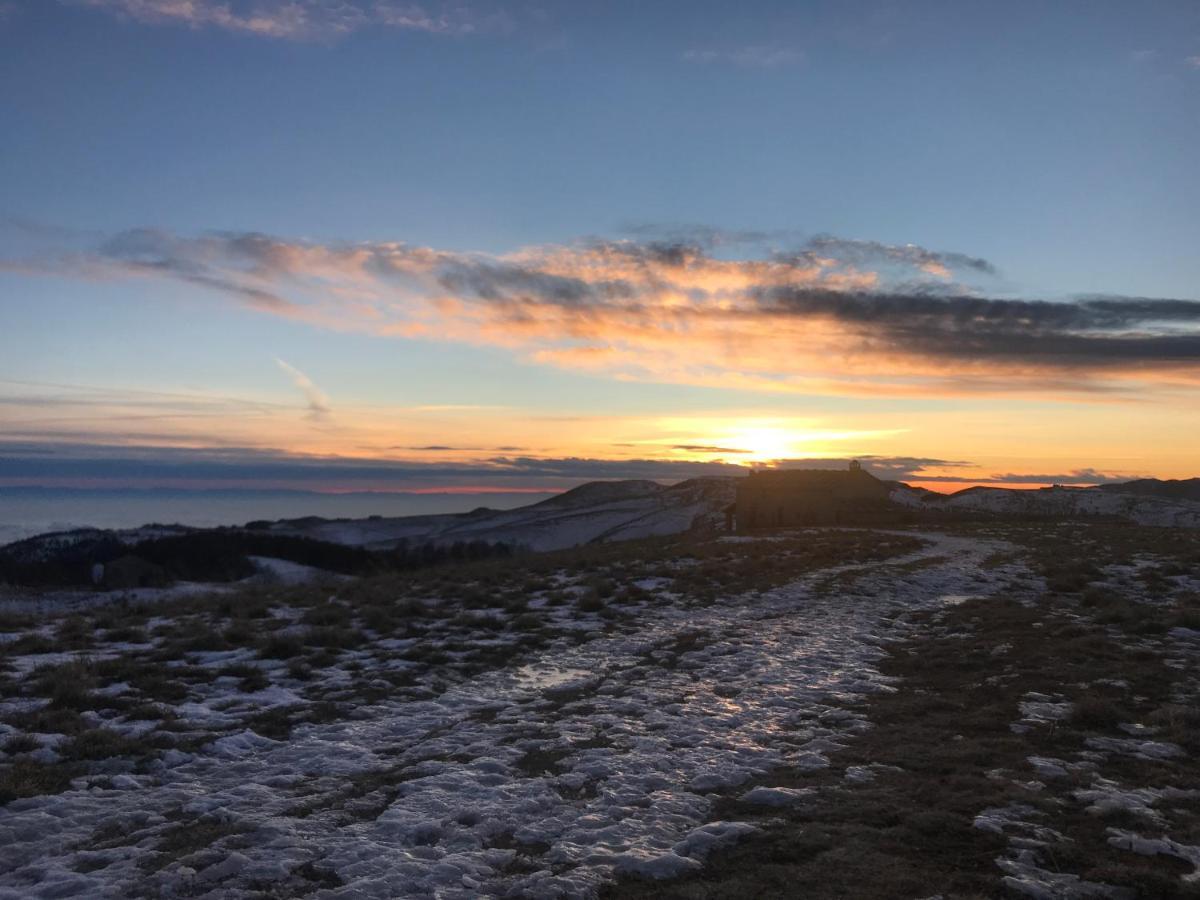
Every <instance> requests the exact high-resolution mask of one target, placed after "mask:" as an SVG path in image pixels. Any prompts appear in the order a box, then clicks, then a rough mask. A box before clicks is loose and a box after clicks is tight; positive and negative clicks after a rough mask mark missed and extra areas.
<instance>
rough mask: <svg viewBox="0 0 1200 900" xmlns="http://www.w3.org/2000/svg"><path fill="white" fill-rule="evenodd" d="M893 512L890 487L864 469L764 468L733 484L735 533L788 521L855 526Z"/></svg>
mask: <svg viewBox="0 0 1200 900" xmlns="http://www.w3.org/2000/svg"><path fill="white" fill-rule="evenodd" d="M892 515H894V508H893V506H892V503H891V501H890V500H889V498H888V486H887V484H885V483H884V482H882V481H880V480H879V479H878V478H876V477H875V476H874V475H872V474H871V473H870V472H868V471H867V470H866V469H864V468H863V467H862V464H861V463H859V462H858V460H854V461H852V462H851V463H850V466H849V468H847V469H843V470H840V471H839V470H836V469H765V470H758V471H755V472H751V473H750V474H749V475H747V476H746V477H745V478H743V479H742V480H741V481H740V482H739V483H738V486H737V495H736V499H735V500H734V504H733V519H734V522H733V524H734V526H735V527H736V530H738V531H755V530H758V529H762V528H782V527H786V526H789V525H792V526H794V525H854V524H860V523H875V522H880V521H886V520H887V519H888V518H890V517H891V516H892Z"/></svg>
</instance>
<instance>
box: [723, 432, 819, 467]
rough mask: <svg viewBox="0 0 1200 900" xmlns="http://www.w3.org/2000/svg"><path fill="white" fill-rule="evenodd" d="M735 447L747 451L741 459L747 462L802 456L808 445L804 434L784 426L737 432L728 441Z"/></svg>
mask: <svg viewBox="0 0 1200 900" xmlns="http://www.w3.org/2000/svg"><path fill="white" fill-rule="evenodd" d="M726 442H727V443H728V444H729V446H730V447H731V448H733V449H737V450H742V451H745V455H744V456H741V457H740V458H741V459H744V460H746V461H747V462H770V461H772V460H776V459H788V458H791V457H797V456H802V455H804V453H802V452H801V448H803V447H805V446H807V442H806V441H804V440H803V436H801V435H799V434H796V433H795V432H792V431H788V430H786V429H783V428H750V429H747V430H745V431H740V432H736V433H734V434H732V435H730V436H729V438H728V439H727V441H726Z"/></svg>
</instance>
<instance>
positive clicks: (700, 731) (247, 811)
mask: <svg viewBox="0 0 1200 900" xmlns="http://www.w3.org/2000/svg"><path fill="white" fill-rule="evenodd" d="M924 537H925V539H926V540H927V541H928V544H927V546H926V547H925V548H924V549H922V550H920V551H918V552H916V553H914V554H911V555H910V556H908V557H902V558H898V559H893V560H889V561H885V562H881V563H872V564H867V565H864V566H860V567H849V568H853V569H854V571H840V570H839V569H836V568H835V569H825V570H823V571H820V572H817V573H813V574H810V575H807V576H805V577H803V578H800V579H799V580H796V581H794V582H792V583H788V584H785V585H782V586H778V587H774V588H772V589H770V590H766V591H763V592H761V593H748V594H740V595H739V594H730V595H728V596H724V597H720V598H719V599H718V600H717V601H716V602H713V603H711V604H710V605H700V604H696V603H690V602H686V600H685V599H684V598H681V597H680V596H679V595H677V594H674V593H671V592H669V591H666V590H664V589H656V588H655V584H656V582H655V581H654V580H646V579H643V580H642V581H641V582H640V584H641V585H642V587H641V590H646V589H649V591H650V593H649V594H648V595H647V597H646V599H645V600H644V601H642V602H641V604H640V606H639V607H638V608H637V611H636V615H633V616H631V617H629V618H628V619H626V620H625V621H624V622H623V624H622V625H621V627H617V628H613V627H606V621H605V620H604V619H603V618H602V617H600V616H599V615H594V614H590V613H584V614H579V613H576V612H575V611H574V610H564V611H563V612H562V614H561V616H560V617H559V618H560V619H563V621H564V628H563V630H561V631H560V632H559V636H558V637H556V638H554V639H553V640H552V641H551V642H550V644H549V645H548V646H546V647H544V648H543V649H541V650H539V651H537V652H536V653H534V654H533V655H532V656H530V657H529V658H527V659H525V660H524V661H523V664H522V665H520V666H512V667H501V668H498V669H490V670H488V671H486V672H483V673H482V674H479V675H477V676H475V677H472V678H468V679H466V680H463V681H459V682H457V683H450V684H447V683H446V681H445V679H442V678H439V677H437V675H436V674H432V675H431V674H426V675H423V676H422V678H424V679H425V680H424V681H422V682H421V683H420V684H419V685H417V687H418V688H419V690H417V691H405V692H401V691H395V690H392V691H389V690H387V688H388V686H389V685H388V682H386V681H382V682H380V683H379V687H380V690H379V691H378V692H377V694H378V696H377V697H376V698H375V699H374V700H372V701H371V702H369V703H364V704H362V705H360V706H359V707H358V708H357V709H356V710H354V711H353V713H352V714H351V715H350V716H349V717H341V718H337V719H335V720H332V721H324V722H321V721H315V722H312V723H310V724H303V725H299V726H297V727H296V728H295V730H294V731H292V733H291V736H290V738H288V739H286V740H272V739H270V738H268V737H265V736H262V735H260V734H258V733H256V732H255V731H253V730H252V729H250V728H245V727H241V726H240V725H238V724H236V723H239V722H241V721H243V720H242V719H239V714H240V711H242V710H244V709H247V708H252V707H253V708H258V709H261V710H270V709H272V708H276V707H282V708H295V707H296V705H298V704H303V703H305V702H307V701H306V694H305V692H304V688H303V687H302V685H301V684H300V683H299V682H293V681H290V680H289V679H288V677H286V673H284V672H282V671H281V670H282V664H281V663H271V662H269V661H267V662H262V663H255V665H261V666H262V667H263V668H264V670H265V671H266V672H267V673H268V675H269V676H270V677H269V679H268V680H269V681H270V686H269V687H261V686H260V687H259V689H258V690H249V691H248V690H246V686H245V685H243V686H242V689H241V690H239V689H238V687H237V684H236V679H233V678H218V679H216V680H215V681H214V682H213V684H212V686H211V688H210V689H209V690H207V692H205V693H204V694H203V695H202V696H199V697H196V696H190V697H189V698H188V699H187V701H186V702H181V703H179V704H178V707H177V709H176V715H178V716H179V718H180V719H183V720H185V723H186V724H190V725H191V726H192V727H193V728H201V727H202V728H207V729H210V730H211V731H212V733H213V734H214V735H219V736H214V737H213V738H212V739H211V740H208V741H207V742H205V743H202V744H199V745H198V746H189V747H188V748H187V749H174V748H168V749H164V750H162V751H160V752H158V753H156V754H155V759H154V761H153V762H151V763H150V764H149V765H143V766H141V767H138V768H134V767H133V766H132V764H130V763H122V762H120V761H119V760H110V761H109V763H107V764H106V763H103V762H101V763H100V764H99V765H98V766H97V767H95V769H94V770H93V774H90V775H86V776H83V777H81V778H80V779H78V780H77V781H76V782H75V783H74V784H73V785H72V787H71V788H70V789H69V790H66V791H64V792H62V793H58V794H50V795H42V796H34V797H28V798H25V799H18V800H14V801H12V802H10V803H9V804H8V805H7V806H5V807H3V808H0V848H2V849H0V898H28V897H67V896H76V897H129V896H138V895H146V896H205V897H212V898H218V897H220V898H237V897H242V896H255V895H256V894H255V891H257V890H259V889H261V888H262V887H263V886H264V885H273V886H274V889H276V890H279V891H282V893H283V895H288V893H289V891H291V892H294V893H300V892H301V891H302V890H303V891H305V892H311V893H310V894H309V895H310V896H313V897H319V898H333V897H346V898H349V897H354V898H360V897H361V898H368V897H380V898H385V897H386V898H393V897H420V896H430V897H432V896H437V897H442V898H455V897H463V898H467V897H478V896H513V895H518V896H529V897H559V896H588V895H589V894H591V893H593V892H594V891H595V890H596V889H597V888H598V887H599V886H600V885H602V884H604V883H605V882H607V881H609V880H611V879H612V878H613V877H615V876H616V875H617V874H619V873H622V872H635V873H642V874H646V875H650V876H654V877H670V876H675V875H679V874H681V873H685V872H688V871H690V870H693V869H695V868H697V867H698V866H700V865H702V863H703V860H704V858H705V856H706V854H707V853H708V852H709V851H710V850H711V849H712V848H713V847H717V846H721V845H722V844H724V843H727V842H731V841H736V840H737V839H738V838H739V837H740V836H742V835H743V834H745V833H746V832H747V831H749V830H751V828H752V826H750V825H747V824H745V823H739V822H721V821H716V822H714V821H710V819H711V813H710V810H711V807H712V802H713V798H714V797H715V796H717V795H719V794H720V793H722V792H738V793H741V792H742V791H744V790H745V789H744V788H742V789H741V791H739V785H742V784H743V783H745V782H746V781H748V780H750V779H751V778H753V777H755V776H757V775H761V774H763V773H765V772H768V771H770V770H771V769H774V768H776V767H779V766H785V765H786V766H791V767H796V768H799V769H806V768H807V769H810V770H813V771H818V770H820V769H821V768H823V767H825V766H827V765H828V757H827V754H828V753H829V752H830V751H832V750H835V749H837V748H838V747H840V746H841V745H842V743H843V741H844V739H845V738H846V736H848V735H850V734H853V733H854V732H856V731H858V730H861V729H862V728H864V727H866V723H865V722H864V720H863V717H862V715H861V714H860V713H859V712H857V711H856V707H857V706H858V705H859V704H860V703H861V702H862V698H864V697H865V696H867V695H869V694H870V693H872V692H876V691H887V690H892V689H893V688H892V687H891V685H890V684H889V683H888V679H886V678H885V677H883V676H882V675H880V673H879V672H878V670H877V668H876V667H875V663H876V662H877V661H878V660H879V658H880V657H881V655H882V654H883V650H882V649H881V645H882V644H884V643H885V642H886V641H888V640H889V639H890V638H894V637H898V636H902V635H903V634H904V633H905V632H906V627H907V626H906V624H905V614H906V613H910V612H914V611H917V610H923V609H929V608H934V607H938V606H940V605H944V604H947V603H953V602H957V601H959V600H961V599H962V598H963V597H965V596H987V595H989V594H990V593H992V592H994V591H997V590H999V589H1000V586H1001V585H1006V584H1011V583H1012V582H1013V581H1014V580H1015V579H1023V578H1027V577H1028V575H1027V573H1026V572H1025V570H1024V569H1023V568H1022V567H1021V566H1020V565H1018V564H1016V563H1007V564H1003V565H999V566H996V565H994V564H993V565H991V566H984V565H982V563H983V561H984V560H985V559H988V558H990V557H994V556H995V555H996V554H997V553H1000V552H1001V551H1003V550H1004V549H1005V545H1003V544H1000V543H999V542H996V541H989V540H981V539H974V538H963V537H951V536H946V535H939V534H930V535H925V536H924ZM906 564H907V565H906ZM843 568H846V567H843ZM839 575H840V577H836V578H834V577H832V576H839ZM831 584H833V585H836V589H831V588H830V585H831ZM569 587H570V586H569V585H564V588H569ZM487 615H489V616H494V617H497V618H499V619H501V620H503V619H504V617H505V616H506V615H507V614H506V613H505V612H504V611H503V610H501V609H497V610H495V611H489V612H488V613H487ZM567 617H571V619H572V621H571V622H570V623H569V626H570V627H566V623H565V620H566V618H567ZM495 640H496V642H497V643H498V644H499V645H500V646H501V647H504V646H507V645H505V644H504V640H503V639H502V638H500V637H497V638H496V639H495ZM379 643H380V644H381V645H382V644H387V645H388V646H387V647H385V648H383V649H388V650H403V649H404V648H405V647H406V646H408V645H409V644H411V641H409V642H407V643H406V642H405V640H403V639H389V640H388V641H383V640H381V641H379ZM450 646H451V644H450V643H445V644H444V647H445V648H449V647H450ZM376 649H379V648H376ZM239 662H240V663H242V664H243V665H248V664H250V662H251V660H249V659H248V657H247V654H245V653H244V652H241V651H232V652H224V653H210V654H207V655H203V654H192V655H191V656H190V657H189V665H192V666H196V665H211V666H214V667H220V666H227V665H229V664H230V663H239ZM403 665H404V664H403V663H402V662H401V663H397V661H396V660H395V659H394V658H390V657H387V655H386V654H382V653H379V654H377V655H372V654H370V653H357V652H355V653H348V654H346V655H345V657H343V660H342V662H341V663H340V664H339V665H338V666H333V667H331V668H330V669H328V670H326V671H325V672H323V673H322V679H323V680H324V682H325V683H326V684H327V685H330V686H332V687H334V688H336V687H337V686H338V684H339V683H340V682H346V683H348V682H350V681H351V680H352V679H358V680H362V679H364V678H366V679H369V678H370V677H372V673H373V672H374V671H375V670H374V669H373V667H374V666H378V667H379V669H378V672H377V675H385V674H388V673H393V674H394V673H395V672H396V671H397V667H398V666H399V668H400V669H403ZM430 671H433V672H435V673H436V669H434V670H430ZM108 690H115V691H118V692H119V691H120V690H122V688H120V687H118V686H117V685H112V686H110V687H109V688H108ZM21 702H26V701H21V700H10V701H6V703H7V704H8V708H14V707H13V706H12V704H13V703H17V704H19V703H21ZM85 715H88V714H85ZM113 724H114V725H116V726H117V727H119V728H121V729H123V730H124V731H125V732H126V733H127V734H134V733H136V731H137V725H136V723H132V722H128V721H125V720H123V719H122V720H118V721H116V722H114V723H113ZM8 733H9V734H10V735H11V734H14V733H15V732H14V731H13V730H12V729H8ZM0 737H2V736H0ZM41 743H43V742H41V741H39V744H41ZM45 743H46V745H47V746H46V747H44V749H43V750H39V751H37V752H38V753H41V754H42V757H43V758H53V757H52V756H50V757H47V756H46V753H47V752H49V753H51V754H52V753H53V750H52V749H51V748H50V746H49V745H51V744H53V743H54V742H53V741H48V742H45ZM26 752H28V751H26ZM16 755H19V754H14V758H15V756H16ZM868 774H869V772H868ZM777 793H778V792H777V791H776V792H772V791H769V790H768V791H766V794H764V795H762V796H761V797H760V798H759V800H761V802H762V803H763V804H765V805H767V806H770V805H779V804H781V803H787V802H794V800H795V798H794V797H780V796H777ZM747 796H748V797H750V798H754V797H755V796H756V795H755V794H754V792H751V793H750V794H749V795H747ZM753 802H759V801H758V800H754V801H753ZM172 848H173V849H172Z"/></svg>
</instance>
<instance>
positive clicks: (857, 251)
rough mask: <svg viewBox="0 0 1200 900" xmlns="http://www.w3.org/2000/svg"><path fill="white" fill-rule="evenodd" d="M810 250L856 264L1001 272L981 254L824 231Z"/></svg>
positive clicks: (986, 273) (990, 273)
mask: <svg viewBox="0 0 1200 900" xmlns="http://www.w3.org/2000/svg"><path fill="white" fill-rule="evenodd" d="M807 249H809V250H811V251H813V252H815V253H819V254H827V255H830V256H835V257H837V258H838V259H841V260H844V261H846V262H849V263H853V264H855V265H868V266H869V265H875V264H877V263H880V262H887V263H900V264H903V265H910V266H917V267H921V266H930V265H933V266H945V267H946V268H948V269H970V270H972V271H974V272H978V273H981V274H984V275H995V274H997V271H996V267H995V266H994V265H992V264H991V263H990V262H988V261H987V260H986V259H981V258H980V257H978V256H968V255H967V254H965V253H953V252H945V251H937V250H927V249H925V248H924V247H918V246H917V245H916V244H898V245H897V244H882V243H880V242H879V241H856V240H848V239H847V238H839V237H834V236H833V235H830V234H822V235H818V236H816V237H814V238H812V240H810V241H809V242H808V245H807Z"/></svg>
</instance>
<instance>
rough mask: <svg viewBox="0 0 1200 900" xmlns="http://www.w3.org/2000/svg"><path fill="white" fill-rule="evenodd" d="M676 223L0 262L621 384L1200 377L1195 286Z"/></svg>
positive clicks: (822, 390)
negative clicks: (1047, 272) (442, 245)
mask: <svg viewBox="0 0 1200 900" xmlns="http://www.w3.org/2000/svg"><path fill="white" fill-rule="evenodd" d="M677 230H678V231H679V233H678V234H676V235H675V236H674V237H676V238H680V237H685V236H690V237H691V238H692V239H691V240H682V239H663V238H658V237H653V236H650V237H649V238H648V239H646V240H628V239H626V240H603V239H594V238H593V239H588V240H582V241H579V242H576V243H566V244H551V245H542V246H534V247H525V248H522V249H519V250H516V251H514V252H511V253H507V254H499V255H496V254H480V253H464V252H458V251H449V250H439V249H436V248H430V247H422V246H417V245H413V244H407V243H404V242H400V241H371V242H359V243H315V242H309V241H298V240H286V239H283V238H278V237H273V236H270V235H264V234H258V233H250V232H214V233H209V234H203V235H200V236H195V237H185V236H180V235H177V234H174V233H170V232H165V231H162V230H157V229H146V228H143V229H134V230H131V231H127V232H123V233H121V234H117V235H114V236H112V237H110V238H109V239H107V240H103V241H101V242H99V243H97V244H94V245H93V246H92V248H91V249H90V250H89V249H79V248H78V247H75V246H73V247H71V248H70V250H69V251H63V252H61V253H58V254H57V255H56V254H55V253H52V252H45V251H39V252H38V253H35V254H31V255H26V256H12V255H10V256H8V257H7V258H5V257H0V270H5V269H7V270H9V271H19V272H23V273H27V274H54V275H66V276H71V277H79V278H95V279H116V278H157V279H167V280H171V281H175V282H178V283H180V284H184V285H190V286H194V287H199V288H202V289H204V290H206V291H208V292H213V293H215V294H218V295H223V296H225V297H227V298H229V299H231V300H233V301H235V302H236V303H239V304H242V305H246V306H249V307H252V308H254V309H256V310H258V311H260V312H264V313H269V314H272V315H279V316H285V317H287V318H291V319H298V320H301V321H305V322H307V323H309V324H311V325H313V326H316V327H319V328H326V329H332V330H342V331H345V330H354V331H360V332H365V333H370V334H375V335H380V336H390V337H396V338H406V339H421V340H437V341H455V342H462V343H468V344H476V345H490V346H499V347H503V348H507V349H509V350H511V351H512V352H514V353H516V354H518V355H519V356H520V357H521V358H522V359H524V360H527V361H530V362H533V363H538V364H542V365H549V366H558V367H564V368H570V369H574V370H582V371H586V372H591V373H595V374H602V375H607V376H610V377H614V378H617V379H623V380H642V381H646V380H650V381H660V382H676V383H686V384H697V385H711V386H719V387H728V388H740V389H750V390H758V391H774V392H779V391H782V392H802V393H815V394H854V395H868V396H879V397H899V396H921V395H952V394H953V395H963V394H971V393H989V392H990V393H1004V394H1007V395H1018V394H1022V393H1024V394H1032V395H1037V396H1046V395H1054V394H1064V393H1072V394H1075V395H1077V396H1086V397H1091V398H1094V399H1097V400H1102V399H1106V398H1113V399H1115V398H1129V397H1139V396H1142V395H1143V393H1144V388H1145V387H1146V386H1147V385H1149V384H1155V385H1157V386H1158V387H1160V388H1162V389H1163V390H1181V391H1192V390H1194V389H1195V387H1196V386H1197V382H1198V381H1200V302H1198V301H1196V300H1188V299H1169V298H1153V297H1124V296H1083V297H1079V298H1077V299H1074V300H1071V301H1057V300H1056V301H1050V300H1044V299H1013V298H1007V297H997V296H994V295H991V294H990V293H989V292H988V291H987V290H986V288H987V287H988V285H989V284H991V283H992V281H993V279H994V276H995V274H996V271H997V270H996V267H995V265H994V264H993V263H991V262H990V261H988V260H986V259H983V258H981V257H978V256H973V255H969V254H965V253H961V252H953V251H937V250H931V249H928V248H924V247H920V246H916V245H913V244H903V245H891V244H885V243H881V242H877V241H866V240H849V239H844V238H836V237H832V236H829V235H821V236H818V237H815V238H812V239H810V240H808V241H803V242H793V245H792V247H791V248H790V249H787V250H779V249H769V250H767V249H763V248H761V247H760V248H755V247H754V246H753V245H754V243H755V241H757V240H758V239H759V238H760V237H761V236H762V235H763V234H765V233H756V232H730V233H728V234H727V233H725V232H722V231H720V230H718V229H711V230H708V231H705V230H703V229H701V228H698V227H697V226H677ZM648 234H650V233H649V232H648ZM718 247H720V248H721V249H724V250H727V251H731V250H734V249H737V248H738V247H741V248H742V249H743V250H746V249H747V247H748V249H749V251H750V252H738V253H732V252H725V253H721V254H718V253H717V252H716V248H718Z"/></svg>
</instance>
